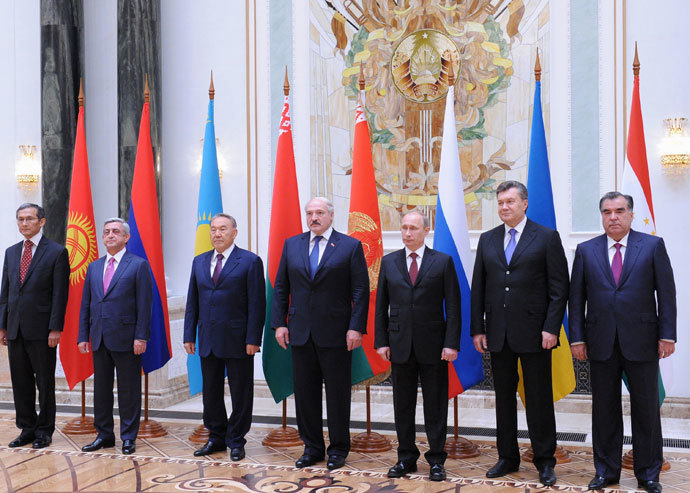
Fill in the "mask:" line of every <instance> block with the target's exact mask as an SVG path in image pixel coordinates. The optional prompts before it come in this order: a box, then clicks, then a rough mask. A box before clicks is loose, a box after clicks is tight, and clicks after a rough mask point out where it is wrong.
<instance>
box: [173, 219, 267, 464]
mask: <svg viewBox="0 0 690 493" xmlns="http://www.w3.org/2000/svg"><path fill="white" fill-rule="evenodd" d="M236 237H237V222H236V221H235V218H233V217H232V216H229V215H227V214H222V213H221V214H216V215H215V216H213V218H212V219H211V243H212V244H213V247H214V249H213V250H211V251H209V252H205V253H202V254H201V255H197V256H196V257H195V258H194V262H193V263H192V275H191V278H190V280H189V290H188V291H187V310H186V312H185V317H184V348H185V351H187V353H188V354H195V352H196V350H197V348H196V340H197V336H198V340H199V348H198V349H199V356H200V358H201V373H202V376H203V403H204V425H205V426H206V428H207V429H208V430H209V439H208V442H206V444H205V445H204V446H203V447H201V448H199V449H198V450H196V451H195V452H194V455H195V456H197V457H199V456H204V455H209V454H212V453H213V452H219V451H223V450H225V449H226V447H227V448H230V458H231V459H232V460H234V461H238V460H242V459H243V458H244V455H245V452H244V445H245V443H247V440H246V439H245V438H244V436H245V435H246V434H247V432H248V431H249V428H250V427H251V424H252V409H253V402H254V355H255V354H256V353H257V351H259V347H260V346H261V336H262V332H263V325H264V318H265V316H266V284H265V281H264V268H263V263H262V262H261V258H259V257H258V256H257V255H255V254H254V253H252V252H249V251H247V250H243V249H242V248H240V247H238V246H237V245H235V238H236ZM226 370H227V374H228V385H229V386H230V396H231V397H232V414H231V415H230V418H228V415H227V411H226V409H225V393H224V391H223V387H224V384H225V372H226Z"/></svg>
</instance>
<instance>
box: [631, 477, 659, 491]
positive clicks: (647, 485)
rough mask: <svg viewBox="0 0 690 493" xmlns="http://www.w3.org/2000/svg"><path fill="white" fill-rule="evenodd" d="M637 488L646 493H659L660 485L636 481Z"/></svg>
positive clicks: (653, 482)
mask: <svg viewBox="0 0 690 493" xmlns="http://www.w3.org/2000/svg"><path fill="white" fill-rule="evenodd" d="M637 487H638V488H639V489H641V490H645V491H646V492H647V493H661V484H659V482H658V481H640V480H638V481H637Z"/></svg>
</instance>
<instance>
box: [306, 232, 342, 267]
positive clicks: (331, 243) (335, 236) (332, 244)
mask: <svg viewBox="0 0 690 493" xmlns="http://www.w3.org/2000/svg"><path fill="white" fill-rule="evenodd" d="M339 241H340V233H338V232H337V231H336V230H333V232H332V233H331V237H330V238H328V243H326V250H324V252H323V255H322V256H321V261H320V262H319V266H318V267H317V268H316V274H315V275H314V279H316V276H318V275H319V272H321V269H322V268H323V266H324V265H326V262H328V259H329V257H330V256H331V255H333V252H334V251H335V248H336V247H337V246H338V242H339ZM308 251H309V250H308V249H307V252H308ZM307 265H309V259H308V258H307Z"/></svg>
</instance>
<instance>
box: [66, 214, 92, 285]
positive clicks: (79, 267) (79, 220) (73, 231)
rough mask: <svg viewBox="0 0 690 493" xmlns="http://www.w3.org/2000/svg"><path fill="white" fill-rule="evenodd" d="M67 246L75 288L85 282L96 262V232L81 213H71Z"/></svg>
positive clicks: (68, 222) (71, 281)
mask: <svg viewBox="0 0 690 493" xmlns="http://www.w3.org/2000/svg"><path fill="white" fill-rule="evenodd" d="M65 246H66V247H67V254H68V256H69V266H70V275H69V282H70V285H72V286H74V285H75V284H78V283H80V282H81V281H83V280H84V277H85V276H86V269H87V268H88V266H89V264H90V263H91V262H93V261H94V260H96V232H95V229H94V224H93V221H92V220H91V219H89V218H88V217H86V215H84V214H82V213H80V212H75V211H70V213H69V217H68V219H67V239H66V240H65Z"/></svg>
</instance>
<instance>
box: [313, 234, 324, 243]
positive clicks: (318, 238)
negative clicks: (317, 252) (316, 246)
mask: <svg viewBox="0 0 690 493" xmlns="http://www.w3.org/2000/svg"><path fill="white" fill-rule="evenodd" d="M321 238H323V236H321V235H317V236H314V243H318V242H320V241H321Z"/></svg>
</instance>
